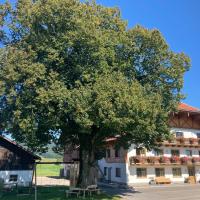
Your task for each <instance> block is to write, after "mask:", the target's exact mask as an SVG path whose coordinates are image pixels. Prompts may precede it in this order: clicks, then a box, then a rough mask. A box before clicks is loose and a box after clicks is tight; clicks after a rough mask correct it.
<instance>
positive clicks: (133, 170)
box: [128, 166, 200, 184]
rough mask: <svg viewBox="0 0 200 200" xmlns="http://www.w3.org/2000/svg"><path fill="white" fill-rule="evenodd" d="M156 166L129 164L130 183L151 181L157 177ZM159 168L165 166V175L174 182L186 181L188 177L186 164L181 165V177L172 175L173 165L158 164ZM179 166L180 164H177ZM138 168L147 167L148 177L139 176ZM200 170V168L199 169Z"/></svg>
mask: <svg viewBox="0 0 200 200" xmlns="http://www.w3.org/2000/svg"><path fill="white" fill-rule="evenodd" d="M155 167H156V166H129V167H128V168H129V170H128V183H129V184H133V183H149V181H150V180H152V179H155V178H156V176H155ZM157 167H158V168H165V177H166V178H170V180H171V181H172V182H174V183H175V182H184V180H185V178H187V177H188V171H187V167H186V166H181V167H180V168H181V171H182V176H181V177H173V175H172V168H173V167H172V166H166V167H163V166H157ZM177 167H178V168H179V166H177ZM137 168H146V169H147V177H146V178H138V177H137V173H136V169H137ZM199 170H200V169H199Z"/></svg>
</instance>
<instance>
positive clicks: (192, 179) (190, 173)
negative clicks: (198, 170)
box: [188, 167, 196, 183]
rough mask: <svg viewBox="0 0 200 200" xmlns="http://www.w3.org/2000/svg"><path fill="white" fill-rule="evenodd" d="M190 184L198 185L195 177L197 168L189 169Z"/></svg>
mask: <svg viewBox="0 0 200 200" xmlns="http://www.w3.org/2000/svg"><path fill="white" fill-rule="evenodd" d="M188 174H189V178H188V182H189V183H196V177H195V167H188Z"/></svg>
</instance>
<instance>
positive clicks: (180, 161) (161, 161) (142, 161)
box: [129, 156, 200, 165]
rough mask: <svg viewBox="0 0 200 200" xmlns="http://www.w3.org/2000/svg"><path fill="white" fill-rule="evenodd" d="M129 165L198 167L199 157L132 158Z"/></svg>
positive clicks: (199, 163)
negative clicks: (192, 165)
mask: <svg viewBox="0 0 200 200" xmlns="http://www.w3.org/2000/svg"><path fill="white" fill-rule="evenodd" d="M129 161H130V165H191V164H194V165H200V157H178V156H172V157H166V156H160V157H158V156H150V157H142V156H133V157H130V159H129Z"/></svg>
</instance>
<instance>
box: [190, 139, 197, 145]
mask: <svg viewBox="0 0 200 200" xmlns="http://www.w3.org/2000/svg"><path fill="white" fill-rule="evenodd" d="M196 141H197V139H196V138H190V139H189V142H190V144H195V143H196Z"/></svg>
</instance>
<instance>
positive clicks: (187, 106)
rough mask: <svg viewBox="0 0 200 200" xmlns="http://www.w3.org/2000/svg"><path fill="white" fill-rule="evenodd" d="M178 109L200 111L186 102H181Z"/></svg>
mask: <svg viewBox="0 0 200 200" xmlns="http://www.w3.org/2000/svg"><path fill="white" fill-rule="evenodd" d="M178 110H182V111H193V112H200V109H198V108H195V107H192V106H189V105H187V104H185V103H180V104H179V106H178Z"/></svg>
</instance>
